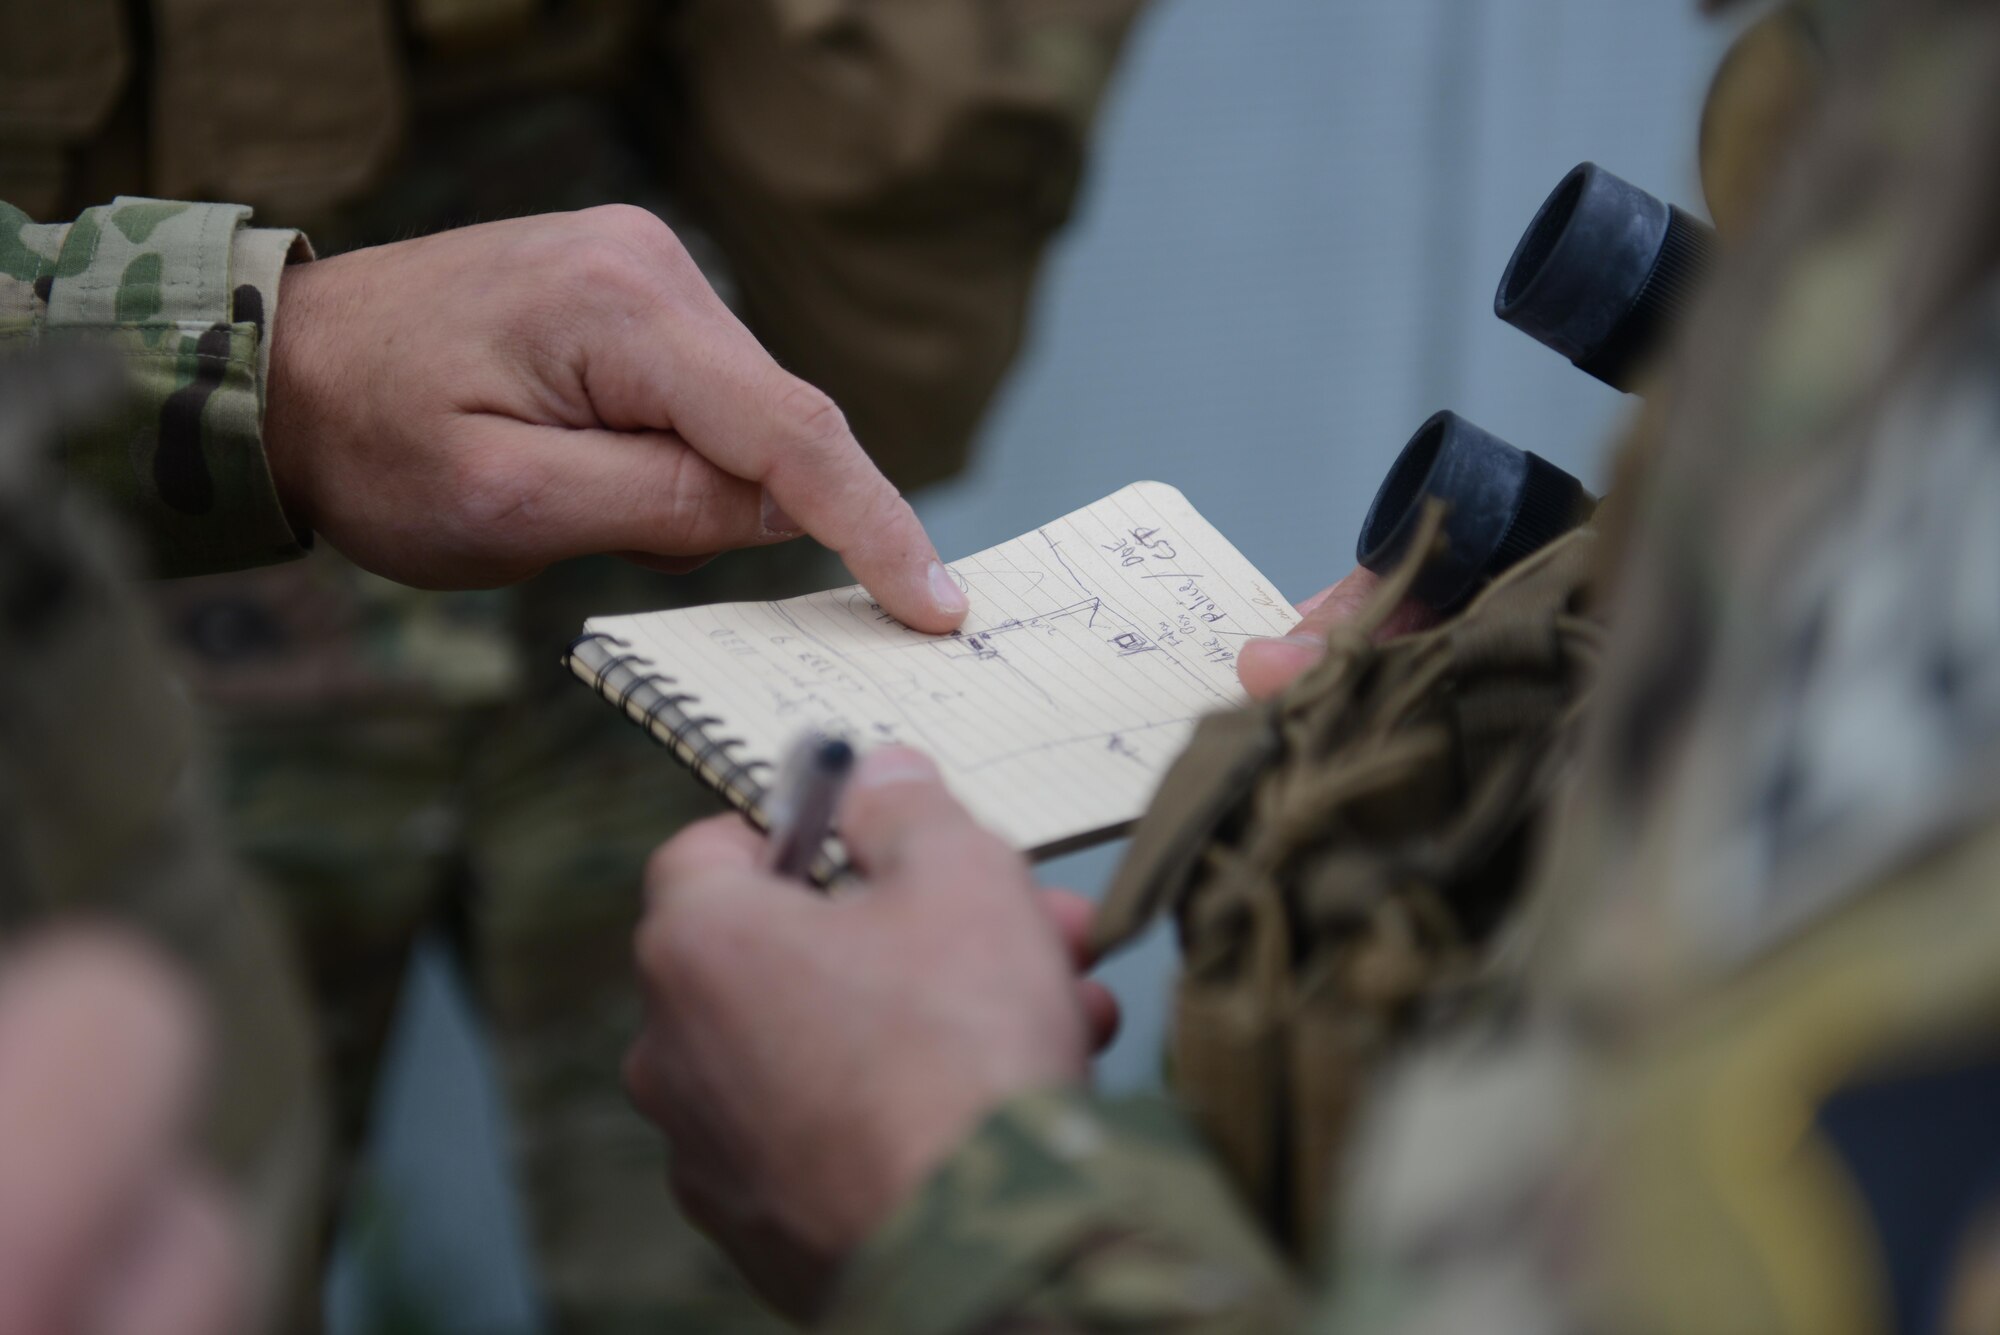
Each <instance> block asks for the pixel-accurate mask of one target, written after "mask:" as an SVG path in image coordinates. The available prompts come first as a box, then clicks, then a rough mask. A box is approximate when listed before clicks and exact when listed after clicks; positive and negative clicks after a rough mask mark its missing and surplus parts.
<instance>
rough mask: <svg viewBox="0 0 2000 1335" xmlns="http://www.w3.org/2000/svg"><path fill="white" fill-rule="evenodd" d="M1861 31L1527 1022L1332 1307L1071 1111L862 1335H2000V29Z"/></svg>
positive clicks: (1172, 1136)
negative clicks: (1739, 1334)
mask: <svg viewBox="0 0 2000 1335" xmlns="http://www.w3.org/2000/svg"><path fill="white" fill-rule="evenodd" d="M1845 8H1846V9H1848V10H1851V11H1852V17H1851V20H1850V21H1851V23H1852V24H1853V29H1852V31H1853V33H1854V34H1855V37H1854V40H1851V41H1845V42H1843V43H1842V44H1841V45H1840V46H1839V48H1838V49H1837V51H1835V53H1834V54H1833V56H1832V57H1831V60H1832V63H1831V65H1830V67H1829V68H1830V75H1829V83H1828V87H1827V91H1826V93H1825V96H1824V98H1823V101H1822V103H1821V105H1820V106H1819V108H1818V109H1817V110H1816V111H1815V113H1814V115H1813V116H1812V118H1811V123H1810V125H1809V126H1808V127H1807V128H1806V129H1805V130H1804V131H1803V138H1802V139H1801V140H1800V141H1799V143H1798V145H1797V149H1798V151H1797V156H1796V158H1795V160H1794V162H1793V165H1792V168H1791V169H1790V170H1788V171H1787V172H1786V173H1785V174H1784V177H1783V180H1782V182H1781V184H1780V186H1779V187H1778V189H1777V191H1776V193H1775V194H1774V195H1773V196H1772V198H1771V200H1770V201H1769V204H1768V207H1767V208H1766V210H1765V211H1764V213H1763V215H1762V217H1761V219H1760V221H1759V222H1758V224H1757V225H1756V227H1755V228H1754V229H1752V230H1751V231H1750V233H1749V234H1748V235H1747V236H1746V237H1745V238H1744V239H1743V240H1742V242H1741V243H1740V246H1739V248H1738V251H1737V253H1736V254H1735V255H1734V257H1733V258H1732V259H1731V260H1730V261H1729V262H1728V263H1727V264H1726V265H1725V267H1724V269H1723V270H1722V271H1721V272H1720V273H1719V274H1718V276H1717V279H1716V282H1715V284H1714V285H1713V288H1712V291H1711V294H1710V300H1709V301H1708V303H1707V306H1706V309H1705V311H1704V312H1703V313H1702V314H1701V315H1700V316H1699V317H1698V318H1697V319H1696V321H1695V322H1694V326H1693V328H1691V329H1690V331H1689V335H1690V336H1689V337H1688V338H1687V340H1686V341H1685V346H1684V349H1683V352H1682V355H1681V357H1680V359H1679V364H1678V369H1677V370H1676V371H1675V372H1674V373H1673V375H1672V376H1671V377H1670V384H1671V388H1670V390H1669V392H1668V399H1667V404H1666V408H1665V412H1664V414H1663V416H1664V419H1665V424H1664V427H1663V428H1662V431H1661V434H1660V436H1659V438H1658V440H1657V443H1656V445H1655V447H1654V449H1653V451H1652V453H1651V454H1650V455H1649V457H1648V458H1647V459H1645V460H1644V461H1643V462H1642V464H1641V465H1640V467H1639V469H1638V471H1637V475H1636V477H1635V478H1634V479H1633V482H1632V486H1633V488H1634V490H1633V492H1632V494H1630V495H1628V496H1627V497H1625V498H1624V501H1625V503H1626V504H1628V505H1629V506H1630V509H1631V519H1630V522H1629V528H1628V532H1627V535H1626V537H1625V544H1626V546H1625V551H1624V554H1623V557H1622V559H1621V561H1620V563H1619V566H1618V569H1617V571H1616V572H1615V579H1614V580H1613V582H1612V584H1611V587H1612V589H1613V590H1614V592H1613V594H1612V598H1613V607H1614V609H1615V617H1616V621H1615V625H1614V630H1613V639H1612V643H1611V646H1610V649H1609V652H1608V655H1607V658H1606V662H1605V670H1604V675H1603V678H1602V680H1601V682H1600V686H1599V693H1598V696H1597V699H1596V702H1595V705H1594V713H1593V716H1592V718H1591V720H1590V723H1589V728H1588V733H1587V737H1586V741H1585V744H1584V746H1583V749H1582V753H1581V755H1580V757H1579V760H1578V764H1577V769H1576V772H1575V773H1574V775H1573V776H1572V781H1571V782H1570V783H1569V784H1568V785H1567V788H1566V793H1567V796H1566V797H1565V798H1564V799H1563V800H1562V801H1561V802H1560V803H1559V807H1558V812H1557V818H1556V820H1555V822H1554V825H1553V829H1552V831H1551V835H1550V847H1549V849H1548V850H1547V855H1546V856H1545V857H1544V858H1543V860H1542V872H1541V874H1540V875H1539V876H1538V878H1537V879H1536V883H1535V887H1534V890H1533V892H1532V894H1531V896H1530V899H1529V902H1528V908H1527V912H1526V914H1525V915H1524V917H1523V919H1522V920H1521V921H1520V922H1519V923H1518V924H1517V925H1516V927H1515V928H1514V929H1513V932H1512V934H1511V936H1510V937H1509V939H1508V940H1507V942H1506V943H1505V946H1504V948H1503V949H1502V951H1501V952H1500V956H1499V959H1498V960H1497V961H1496V965H1495V969H1496V972H1497V973H1498V975H1499V976H1500V977H1501V978H1502V979H1504V980H1509V983H1510V986H1511V987H1512V988H1513V989H1514V992H1515V996H1516V1001H1515V1004H1513V1005H1511V1006H1509V1007H1506V1008H1504V1009H1503V1010H1502V1011H1501V1012H1500V1013H1498V1014H1495V1015H1491V1016H1487V1017H1485V1018H1482V1019H1479V1020H1477V1021H1475V1022H1473V1023H1470V1024H1467V1025H1463V1026H1456V1027H1450V1028H1445V1029H1442V1030H1440V1032H1438V1034H1437V1035H1436V1037H1435V1040H1434V1041H1433V1042H1431V1043H1430V1044H1428V1045H1427V1046H1426V1047H1425V1048H1424V1049H1423V1050H1422V1051H1421V1052H1419V1053H1418V1054H1416V1055H1415V1056H1414V1057H1413V1058H1412V1059H1411V1060H1410V1061H1409V1062H1408V1063H1407V1064H1406V1065H1405V1067H1404V1068H1403V1069H1402V1070H1401V1071H1400V1072H1398V1073H1397V1074H1396V1075H1395V1076H1394V1077H1392V1078H1391V1079H1390V1080H1389V1081H1388V1082H1387V1084H1386V1086H1385V1087H1384V1088H1383V1089H1382V1090H1380V1091H1379V1092H1378V1097H1377V1099H1376V1101H1375V1107H1374V1109H1373V1113H1372V1116H1371V1118H1370V1119H1369V1122H1368V1125H1367V1127H1366V1129H1365V1130H1364V1133H1363V1138H1362V1140H1361V1142H1360V1145H1359V1147H1358V1149H1357V1151H1356V1153H1355V1154H1354V1156H1353V1157H1352V1160H1351V1162H1352V1163H1353V1165H1354V1168H1353V1170H1352V1172H1351V1175H1350V1177H1349V1179H1348V1180H1346V1181H1344V1182H1343V1183H1342V1184H1341V1193H1340V1194H1341V1199H1342V1206H1341V1217H1342V1225H1341V1228H1340V1229H1339V1238H1340V1242H1339V1252H1338V1254H1337V1255H1336V1256H1334V1257H1331V1258H1329V1268H1328V1272H1327V1275H1326V1278H1325V1284H1324V1288H1322V1289H1320V1290H1319V1291H1318V1292H1317V1293H1316V1294H1314V1293H1312V1292H1310V1291H1309V1281H1308V1280H1307V1279H1306V1278H1305V1277H1302V1276H1298V1275H1295V1274H1292V1273H1288V1272H1287V1271H1286V1270H1285V1269H1284V1268H1283V1267H1282V1266H1281V1265H1280V1264H1279V1262H1278V1261H1277V1260H1276V1259H1275V1257H1276V1253H1275V1252H1274V1251H1272V1250H1271V1249H1269V1248H1268V1247H1266V1246H1265V1245H1264V1243H1263V1241H1262V1240H1261V1239H1259V1238H1258V1237H1257V1236H1256V1235H1255V1234H1254V1232H1253V1231H1252V1230H1251V1229H1250V1228H1249V1227H1248V1225H1247V1224H1246V1223H1245V1222H1244V1221H1243V1217H1242V1215H1241V1214H1240V1213H1239V1212H1238V1211H1236V1210H1235V1209H1233V1208H1232V1207H1231V1205H1230V1203H1229V1201H1228V1199H1227V1195H1226V1191H1225V1189H1224V1188H1223V1187H1222V1185H1221V1182H1220V1179H1219V1176H1218V1175H1216V1174H1215V1173H1213V1172H1212V1171H1211V1169H1210V1167H1209V1165H1208V1163H1207V1161H1206V1160H1205V1158H1204V1156H1203V1154H1202V1153H1201V1151H1200V1150H1199V1149H1198V1148H1197V1147H1195V1146H1194V1145H1192V1144H1191V1143H1190V1142H1189V1141H1188V1140H1186V1139H1185V1132H1181V1131H1176V1130H1174V1129H1173V1128H1172V1127H1171V1126H1170V1125H1164V1126H1163V1124H1162V1123H1161V1122H1160V1120H1159V1118H1158V1116H1157V1115H1155V1114H1150V1113H1143V1114H1142V1113H1139V1112H1137V1111H1135V1110H1133V1109H1131V1108H1129V1107H1122V1106H1111V1105H1105V1104H1102V1103H1100V1102H1098V1101H1096V1100H1093V1099H1092V1098H1091V1097H1090V1096H1088V1095H1087V1094H1084V1093H1081V1092H1050V1093H1041V1094H1037V1095H1033V1096H1031V1097H1028V1098H1024V1099H1021V1100H1019V1101H1017V1102H1015V1103H1013V1104H1011V1105H1009V1106H1007V1107H1004V1108H1002V1109H1001V1110H999V1111H998V1112H996V1113H994V1114H993V1115H992V1116H991V1117H990V1118H989V1120H988V1121H987V1122H986V1123H985V1124H984V1125H983V1126H982V1127H981V1128H980V1129H979V1130H978V1131H977V1132H976V1133H975V1134H974V1136H973V1137H972V1138H971V1139H970V1140H969V1141H968V1142H967V1143H966V1144H965V1145H963V1146H962V1147H961V1148H960V1150H959V1151H958V1152H957V1154H956V1155H955V1156H954V1157H953V1158H951V1159H950V1160H949V1161H948V1162H947V1163H946V1164H945V1165H944V1166H943V1167H942V1168H941V1169H940V1170H939V1171H938V1172H937V1173H936V1174H935V1176H934V1177H933V1178H932V1179H931V1181H930V1182H929V1183H928V1184H927V1185H926V1186H925V1187H924V1188H923V1189H922V1190H921V1191H920V1193H919V1194H918V1195H917V1197H916V1198H915V1199H913V1200H912V1201H911V1202H909V1203H907V1204H906V1206H905V1207H904V1209H903V1210H902V1211H901V1212H900V1213H899V1215H898V1216H897V1217H895V1218H894V1219H893V1220H892V1221H891V1222H890V1223H889V1224H888V1225H887V1226H886V1227H885V1228H884V1229H883V1230H882V1231H881V1232H880V1233H879V1235H878V1236H877V1237H875V1238H874V1239H873V1240H872V1241H871V1242H870V1244H869V1245H868V1246H867V1247H865V1248H864V1250H863V1252H862V1254H861V1255H859V1256H858V1257H857V1258H856V1259H855V1261H854V1262H853V1265H852V1267H851V1270H850V1272H849V1274H848V1275H847V1277H846V1283H845V1287H844V1289H843V1291H842V1293H841V1295H840V1296H839V1298H838V1299H837V1303H836V1308H835V1311H834V1315H833V1320H832V1324H833V1326H834V1327H835V1328H836V1329H840V1330H853V1331H861V1330H868V1331H888V1332H940V1333H942V1332H972V1331H981V1332H990V1331H996V1330H1021V1331H1108V1330H1114V1329H1116V1330H1126V1329H1147V1330H1195V1331H1267V1330H1274V1329H1294V1328H1310V1329H1314V1330H1322V1331H1338V1332H1355V1333H1356V1335H1382V1333H1383V1332H1396V1331H1407V1332H1429V1333H1432V1335H1451V1333H1452V1332H1459V1331H1464V1332H1473V1331H1477V1332H1481V1335H1485V1333H1486V1332H1523V1333H1525V1332H1543V1333H1546V1332H1564V1331H1582V1330H1589V1331H1600V1332H1601V1331H1681V1330H1687V1331H1736V1330H1742V1331H1763V1332H1798V1333H1799V1335H1806V1333H1807V1332H1864V1331H1882V1330H1890V1329H1903V1330H1932V1329H1937V1330H1950V1331H1957V1330H1966V1331H1971V1330H1988V1329H1994V1328H1996V1326H1995V1322H1996V1320H2000V1284H1996V1283H1995V1278H1994V1277H1995V1275H1996V1274H2000V1181H1996V1177H1995V1175H1994V1173H1993V1170H1992V1165H1993V1164H1994V1163H1995V1161H1996V1159H2000V1141H1996V1137H1995V1136H1994V1134H1993V1132H1992V1127H1993V1126H1994V1125H1995V1124H1996V1123H1995V1121H1994V1117H1993V1113H1992V1111H1991V1110H1992V1109H1993V1108H1994V1106H1995V1104H1994V1100H1995V1099H1996V1098H2000V1063H1996V1062H1995V1061H1994V1059H1993V1057H1992V1054H1993V1053H1994V1052H1995V1051H2000V1018H1996V1017H2000V930H1996V928H2000V918H1996V914H1997V913H2000V899H1996V897H1995V896H1994V895H1993V894H1992V892H1991V887H1992V885H1993V883H1994V877H1995V875H1996V872H2000V742H1996V738H2000V714H1996V713H1995V712H1994V711H1995V708H1996V706H1995V703H1994V702H1995V701H1996V700H2000V695H1996V694H1994V693H1992V692H1991V691H1989V690H1988V687H1990V686H1992V685H1993V684H1994V682H1995V680H1996V674H2000V603H1996V602H1995V600H1994V598H1993V597H1992V572H1993V570H1994V569H1995V564H1994V563H1995V560H1996V555H1995V547H1994V544H1995V542H1996V537H1995V535H1996V534H2000V468H1996V465H1995V463H1994V458H1995V442H1996V441H2000V393H1996V385H2000V379H1996V376H2000V372H1996V369H1995V366H1996V363H1995V361H1994V358H1993V350H1994V348H1995V347H2000V178H1996V177H1995V174H1994V172H1993V170H1992V164H1993V162H1994V161H1995V160H1996V153H2000V4H1995V3H1992V2H1991V0H1977V2H1974V0H1879V2H1878V3H1873V4H1862V5H1850V6H1846V7H1845Z"/></svg>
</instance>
